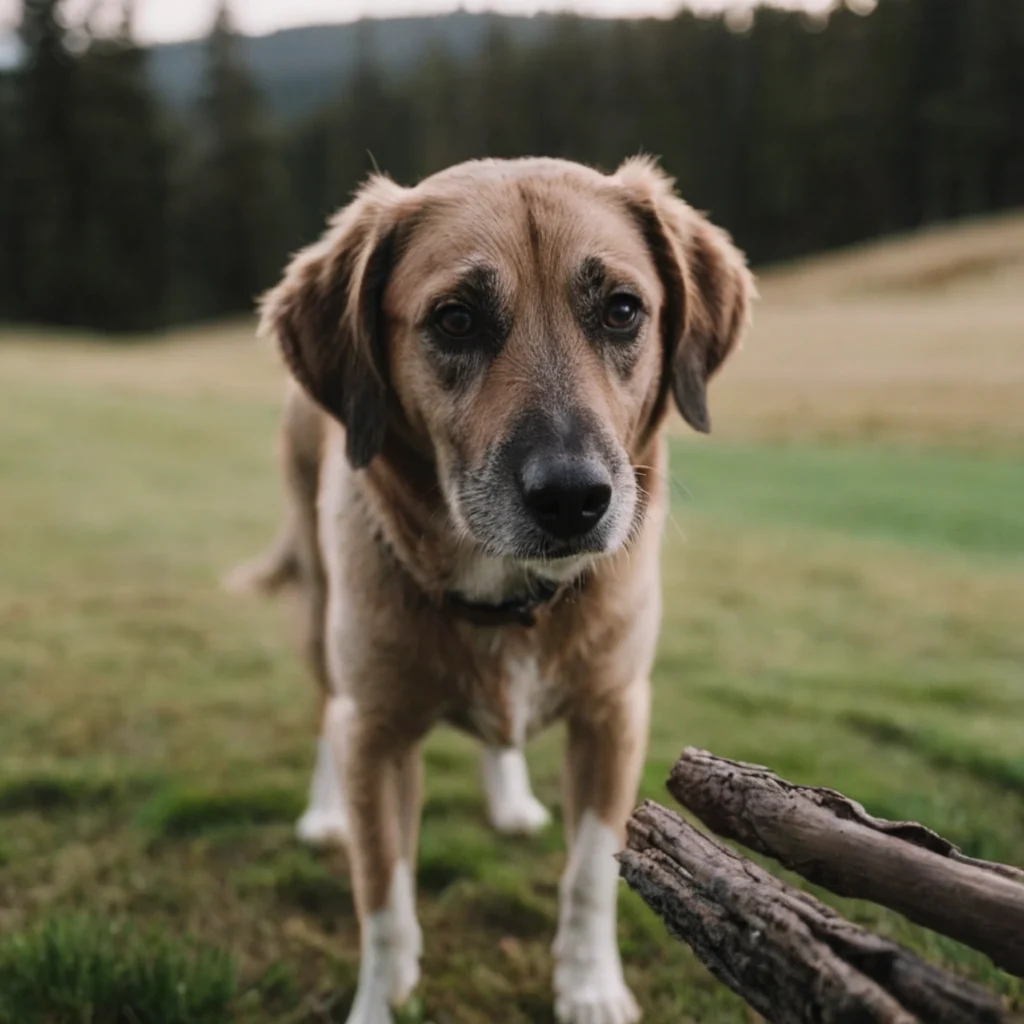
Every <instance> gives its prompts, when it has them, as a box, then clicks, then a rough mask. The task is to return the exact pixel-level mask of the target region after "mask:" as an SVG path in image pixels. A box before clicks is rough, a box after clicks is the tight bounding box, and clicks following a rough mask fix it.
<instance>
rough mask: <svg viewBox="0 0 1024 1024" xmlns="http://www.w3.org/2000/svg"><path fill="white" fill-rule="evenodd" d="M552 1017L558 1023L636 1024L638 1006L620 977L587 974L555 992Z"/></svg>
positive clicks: (638, 1016)
mask: <svg viewBox="0 0 1024 1024" xmlns="http://www.w3.org/2000/svg"><path fill="white" fill-rule="evenodd" d="M555 1016H556V1017H557V1018H558V1020H559V1022H560V1024H636V1022H637V1021H638V1020H640V1007H639V1006H638V1005H637V1002H636V1000H635V999H634V998H633V993H632V992H630V991H629V989H628V988H627V987H626V983H625V982H624V981H623V980H622V979H621V978H619V977H608V976H603V977H599V976H596V975H591V976H590V977H588V978H580V979H576V981H575V983H574V984H572V985H571V986H565V987H563V988H562V990H561V991H559V992H557V994H556V998H555Z"/></svg>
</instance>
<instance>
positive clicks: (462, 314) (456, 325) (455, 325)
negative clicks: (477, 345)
mask: <svg viewBox="0 0 1024 1024" xmlns="http://www.w3.org/2000/svg"><path fill="white" fill-rule="evenodd" d="M434 322H435V323H436V324H437V326H438V327H439V328H440V329H441V330H442V331H443V332H444V333H445V334H447V335H448V337H449V338H468V337H469V336H470V335H471V334H472V333H473V332H474V331H475V330H476V318H475V317H474V316H473V311H472V310H471V309H470V308H469V307H468V306H463V305H461V304H460V303H458V302H450V303H449V304H448V305H447V306H442V307H441V308H440V309H439V310H438V311H437V315H436V316H435V318H434Z"/></svg>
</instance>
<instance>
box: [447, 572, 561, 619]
mask: <svg viewBox="0 0 1024 1024" xmlns="http://www.w3.org/2000/svg"><path fill="white" fill-rule="evenodd" d="M562 589H563V588H562V586H561V584H558V583H552V582H551V581H550V580H541V579H538V580H536V581H535V582H534V584H533V587H532V590H531V592H530V593H529V594H528V595H527V596H525V597H515V598H510V599H509V600H508V601H502V602H501V604H484V603H483V602H480V601H468V600H467V599H466V598H464V597H462V595H461V594H456V593H455V592H454V591H448V592H447V593H446V594H445V595H444V597H443V599H442V602H441V607H442V608H443V609H444V610H445V611H447V612H450V613H451V614H452V615H457V616H458V617H459V618H461V619H465V620H466V621H467V622H472V623H473V624H474V625H476V626H533V625H536V622H537V610H538V609H539V608H542V607H544V605H547V604H551V603H552V602H553V601H554V600H555V598H556V597H558V596H559V594H561V593H562Z"/></svg>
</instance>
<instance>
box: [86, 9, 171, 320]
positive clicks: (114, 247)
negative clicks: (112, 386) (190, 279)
mask: <svg viewBox="0 0 1024 1024" xmlns="http://www.w3.org/2000/svg"><path fill="white" fill-rule="evenodd" d="M132 13H133V11H132V4H131V2H130V0H126V2H125V4H124V7H123V16H122V20H121V26H120V29H119V31H118V32H117V34H116V35H115V36H114V37H113V38H102V37H101V38H96V39H94V40H93V41H92V43H91V44H90V45H89V47H88V49H87V50H86V52H85V53H84V55H83V57H82V59H81V62H80V65H81V73H80V83H79V91H78V96H77V104H78V117H77V119H76V120H77V130H78V132H79V134H80V143H79V145H80V149H81V151H82V153H83V156H84V167H85V181H84V182H82V183H81V184H82V187H83V188H84V192H85V194H84V197H83V204H84V209H83V221H82V233H81V237H80V240H79V245H80V250H79V251H80V258H79V278H80V289H81V308H80V314H81V318H82V320H83V322H85V323H88V324H91V325H93V326H100V327H107V328H111V329H122V328H145V327H154V326H157V325H158V324H160V323H162V322H163V319H164V314H165V301H166V297H167V289H168V273H169V267H168V258H167V257H168V233H169V223H168V221H169V210H168V200H169V185H170V183H169V173H170V147H169V140H168V137H167V133H166V131H165V129H164V123H163V112H162V111H161V109H160V106H159V103H158V100H157V99H156V97H155V95H154V93H153V91H152V87H151V85H150V83H149V79H148V75H147V67H146V60H147V57H146V51H145V50H143V49H141V48H140V47H139V46H138V45H137V44H136V43H135V41H134V38H133V34H132Z"/></svg>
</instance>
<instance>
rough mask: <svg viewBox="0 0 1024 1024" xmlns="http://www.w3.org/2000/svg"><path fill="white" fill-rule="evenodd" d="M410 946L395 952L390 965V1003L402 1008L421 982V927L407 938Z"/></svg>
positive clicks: (402, 947)
mask: <svg viewBox="0 0 1024 1024" xmlns="http://www.w3.org/2000/svg"><path fill="white" fill-rule="evenodd" d="M405 938H406V939H407V940H409V941H408V944H406V945H403V946H400V947H399V948H398V949H396V950H395V951H394V953H393V954H392V958H391V963H390V964H389V965H388V966H389V970H388V1002H389V1003H391V1005H392V1006H401V1005H402V1004H403V1003H405V1002H406V1001H407V1000H408V998H409V997H410V996H411V995H412V994H413V991H414V990H415V988H416V986H417V985H418V984H419V981H420V954H421V953H422V950H423V936H422V933H421V932H420V929H419V926H418V925H417V926H416V927H415V931H414V932H413V933H412V934H410V935H407V936H405Z"/></svg>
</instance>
